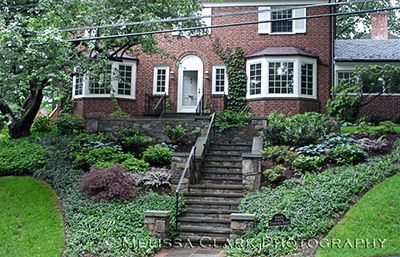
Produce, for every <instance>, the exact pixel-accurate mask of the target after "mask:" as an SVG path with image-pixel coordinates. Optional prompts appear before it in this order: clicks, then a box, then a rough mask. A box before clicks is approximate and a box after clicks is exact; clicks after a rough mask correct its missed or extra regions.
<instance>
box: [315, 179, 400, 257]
mask: <svg viewBox="0 0 400 257" xmlns="http://www.w3.org/2000/svg"><path fill="white" fill-rule="evenodd" d="M399 185H400V174H397V175H395V176H393V177H391V178H389V179H387V180H385V181H384V182H382V183H381V184H379V185H377V186H376V187H374V188H373V189H372V190H370V191H369V192H368V193H366V195H365V196H363V198H361V200H360V201H358V202H357V203H356V204H355V205H354V206H353V207H352V208H351V209H350V210H349V211H348V212H347V213H346V215H345V216H344V218H343V219H342V220H341V221H340V222H339V223H338V224H337V225H336V226H335V227H334V228H333V229H332V230H331V231H330V232H329V234H328V235H327V237H326V238H325V239H326V240H329V239H332V238H335V239H340V240H341V241H342V242H343V241H345V240H347V239H350V240H353V242H354V240H355V239H356V238H358V239H360V238H363V239H364V240H365V239H373V238H375V239H381V240H386V241H385V243H384V247H383V248H380V247H376V248H372V247H365V244H362V245H360V246H359V247H357V248H354V247H353V248H350V247H348V246H347V247H345V248H342V249H338V248H321V249H319V250H318V252H317V256H318V257H329V256H337V257H358V256H360V257H361V256H392V255H396V254H398V253H399V252H400V224H399V222H398V214H399V213H400V206H399V204H398V203H399V202H400V194H399Z"/></svg>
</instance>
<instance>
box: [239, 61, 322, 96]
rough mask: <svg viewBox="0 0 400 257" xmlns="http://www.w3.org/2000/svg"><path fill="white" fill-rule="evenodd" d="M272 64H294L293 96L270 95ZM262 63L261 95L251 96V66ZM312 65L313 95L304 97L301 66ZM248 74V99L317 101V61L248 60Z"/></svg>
mask: <svg viewBox="0 0 400 257" xmlns="http://www.w3.org/2000/svg"><path fill="white" fill-rule="evenodd" d="M270 62H293V69H294V70H293V77H294V88H293V94H270V93H269V63H270ZM258 63H261V94H258V95H250V66H251V65H252V64H258ZM302 63H310V64H313V65H314V67H313V69H314V71H313V74H314V75H313V76H314V80H313V95H312V96H310V95H302V94H301V64H302ZM246 72H247V77H248V82H247V94H246V95H247V97H246V98H247V99H258V98H306V99H317V96H318V92H317V85H318V77H317V76H318V66H317V60H316V59H314V58H309V57H301V56H299V57H284V56H282V57H262V58H257V59H251V60H248V61H247V63H246Z"/></svg>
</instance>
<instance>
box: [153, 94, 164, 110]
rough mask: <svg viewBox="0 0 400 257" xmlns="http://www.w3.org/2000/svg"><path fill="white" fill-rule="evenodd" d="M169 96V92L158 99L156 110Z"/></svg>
mask: <svg viewBox="0 0 400 257" xmlns="http://www.w3.org/2000/svg"><path fill="white" fill-rule="evenodd" d="M166 97H167V94H163V95H162V97H161V98H160V100H159V101H158V103H157V105H156V107H154V111H157V110H158V107H160V105H161V103H162V102H163V101H164V99H165V98H166Z"/></svg>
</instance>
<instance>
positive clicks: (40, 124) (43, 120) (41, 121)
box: [31, 116, 53, 134]
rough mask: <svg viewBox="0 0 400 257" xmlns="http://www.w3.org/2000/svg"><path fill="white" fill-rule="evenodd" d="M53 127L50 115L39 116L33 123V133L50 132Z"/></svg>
mask: <svg viewBox="0 0 400 257" xmlns="http://www.w3.org/2000/svg"><path fill="white" fill-rule="evenodd" d="M52 129H53V125H52V124H51V120H50V117H48V116H39V117H38V118H36V120H35V122H34V123H33V125H32V128H31V133H33V134H35V133H49V132H51V130H52Z"/></svg>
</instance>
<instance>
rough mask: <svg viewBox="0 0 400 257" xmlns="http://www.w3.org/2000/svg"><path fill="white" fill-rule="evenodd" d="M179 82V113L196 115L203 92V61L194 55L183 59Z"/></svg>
mask: <svg viewBox="0 0 400 257" xmlns="http://www.w3.org/2000/svg"><path fill="white" fill-rule="evenodd" d="M178 80H179V81H178V112H181V113H195V112H196V109H197V105H198V102H199V99H200V98H201V95H202V92H203V61H202V60H201V59H200V58H199V57H197V56H194V55H190V56H186V57H185V58H183V59H182V61H181V67H180V68H179V77H178Z"/></svg>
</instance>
